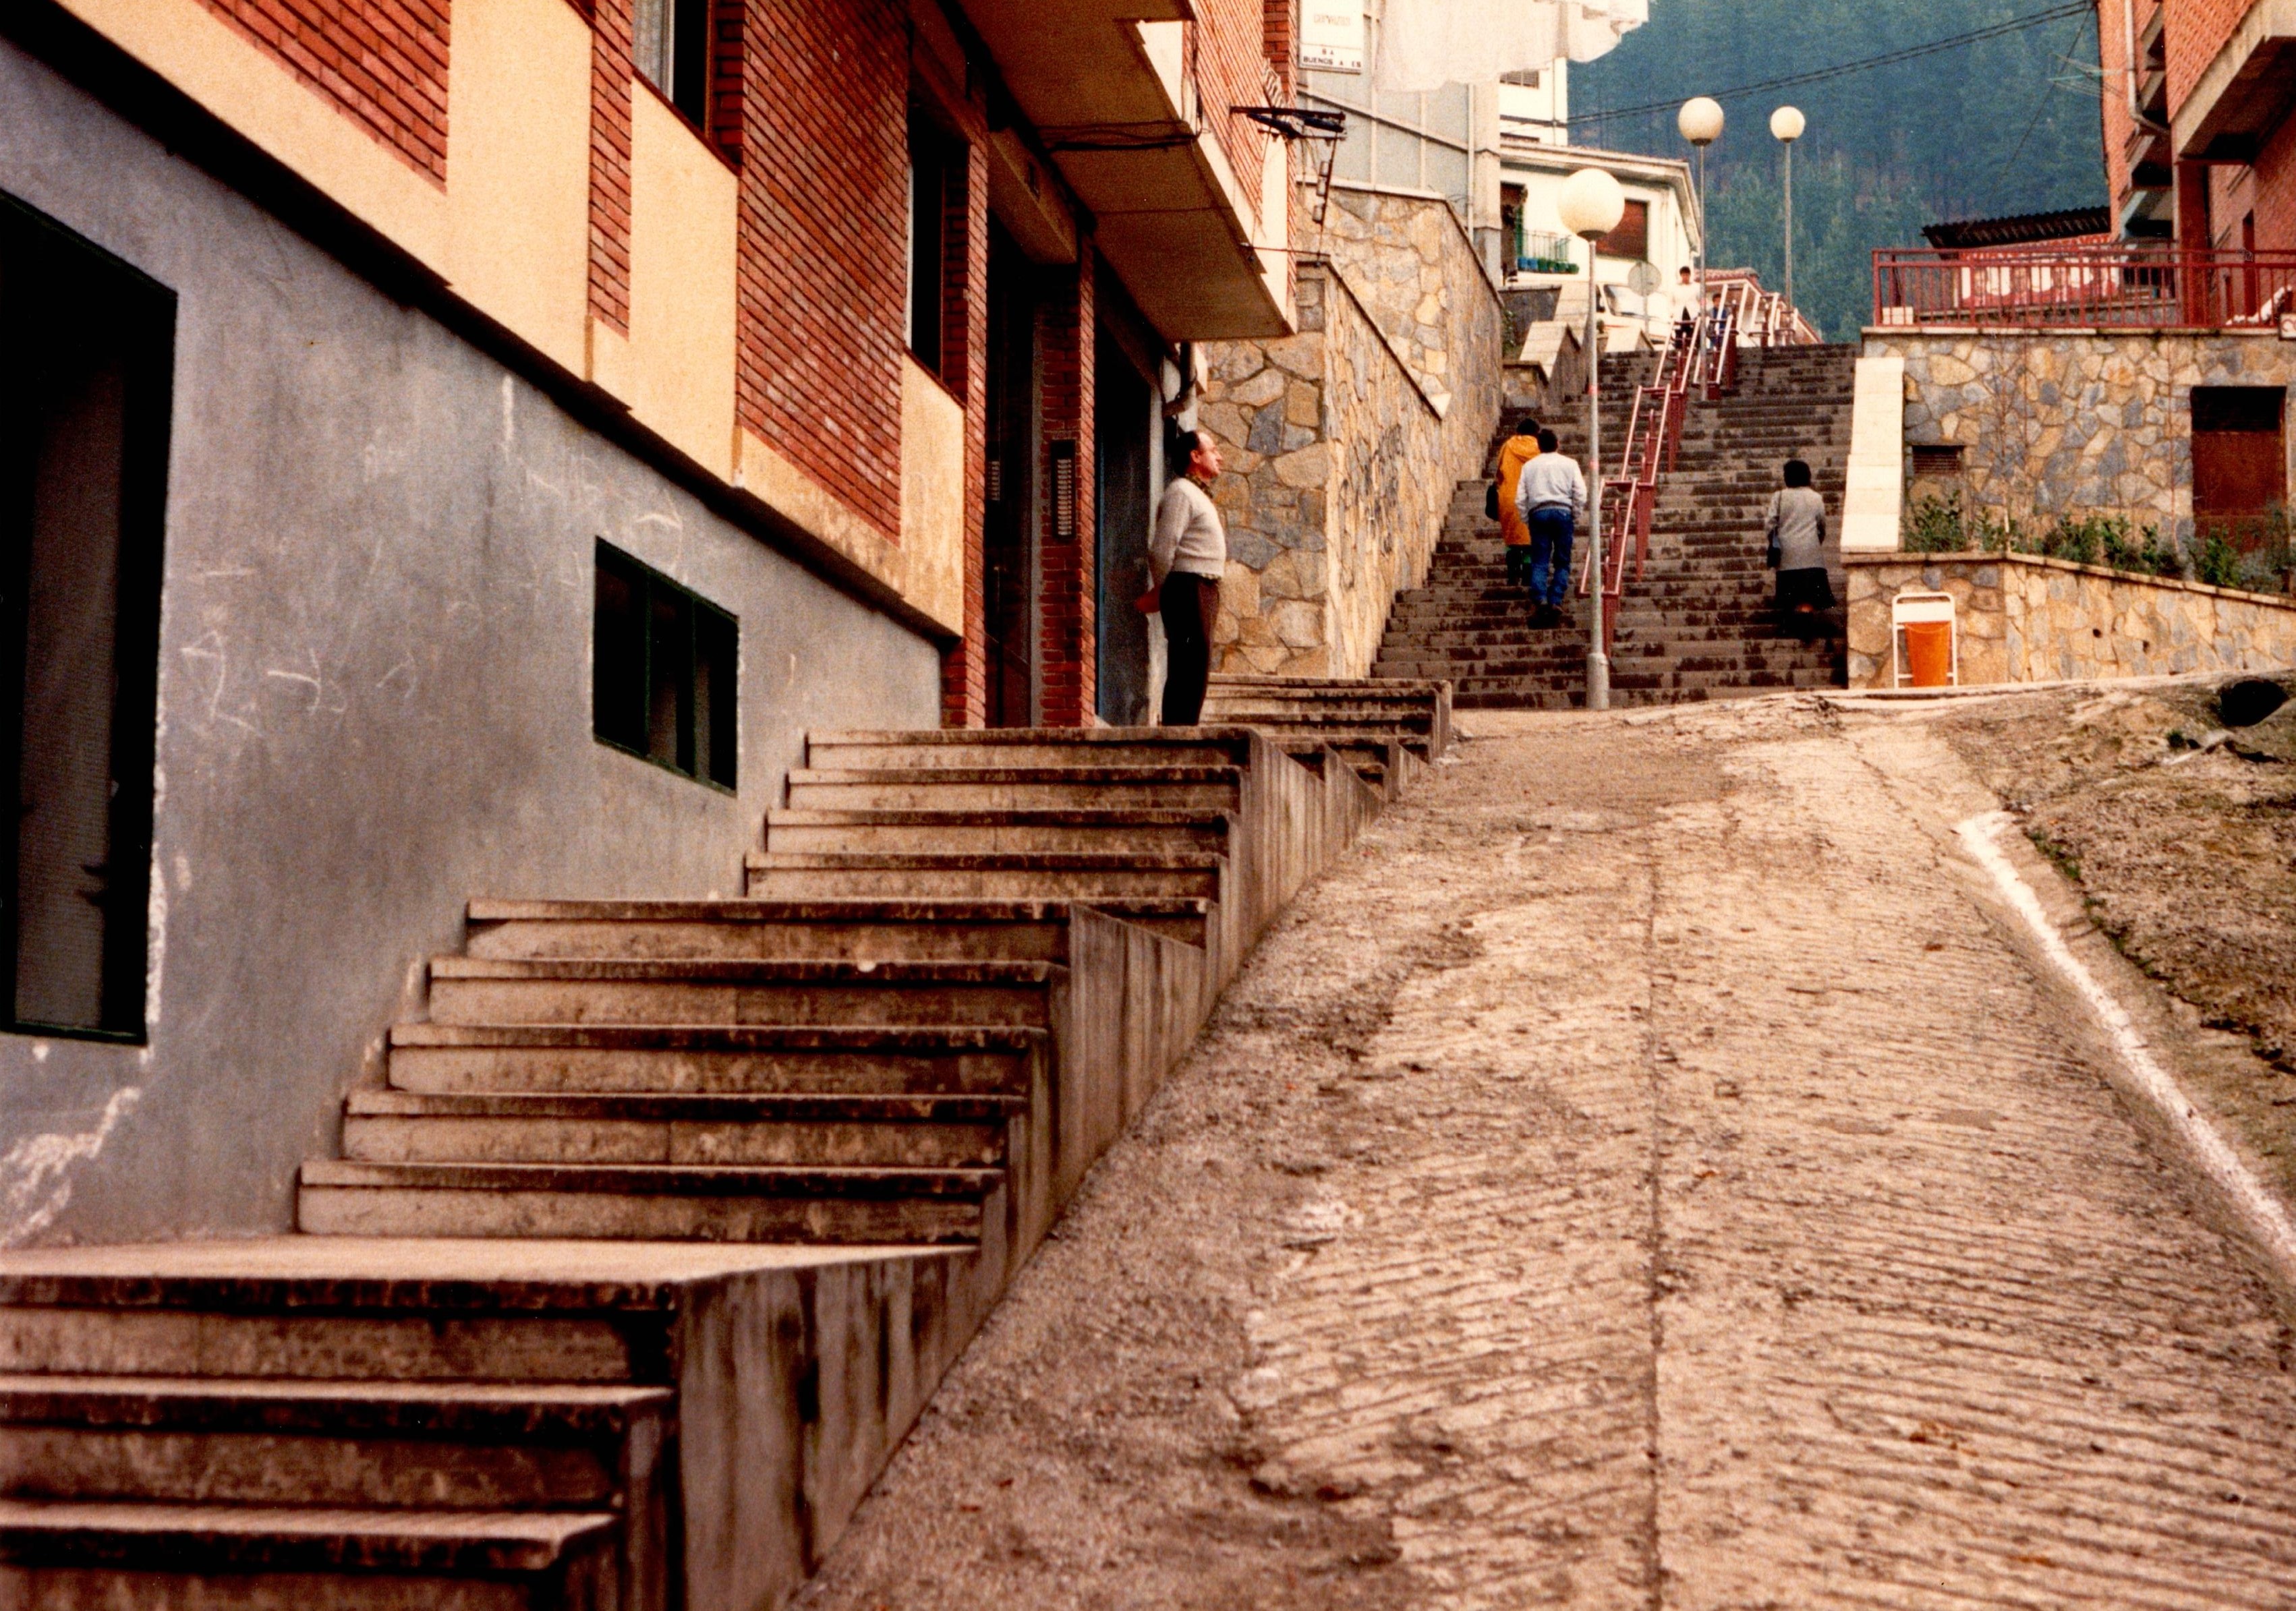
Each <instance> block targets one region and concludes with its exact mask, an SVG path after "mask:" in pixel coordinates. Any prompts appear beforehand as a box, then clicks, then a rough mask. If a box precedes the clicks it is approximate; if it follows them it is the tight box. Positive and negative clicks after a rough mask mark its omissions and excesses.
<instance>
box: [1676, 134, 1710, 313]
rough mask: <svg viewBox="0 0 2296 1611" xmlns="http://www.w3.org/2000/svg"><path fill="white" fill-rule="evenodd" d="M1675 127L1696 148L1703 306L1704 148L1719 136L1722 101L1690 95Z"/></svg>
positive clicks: (1703, 305)
mask: <svg viewBox="0 0 2296 1611" xmlns="http://www.w3.org/2000/svg"><path fill="white" fill-rule="evenodd" d="M1674 126H1675V127H1677V128H1678V129H1680V130H1681V131H1682V137H1683V138H1684V139H1685V140H1687V141H1689V142H1690V143H1692V144H1693V145H1694V146H1696V147H1697V148H1698V307H1699V316H1700V317H1701V318H1703V317H1704V316H1705V308H1706V148H1707V147H1708V146H1710V145H1711V144H1713V143H1715V142H1716V141H1717V140H1719V139H1720V138H1721V137H1722V103H1721V102H1719V101H1717V100H1716V99H1715V98H1714V97H1713V96H1711V95H1693V96H1692V97H1691V98H1690V99H1689V100H1687V101H1685V102H1683V103H1682V110H1680V111H1679V112H1677V113H1676V114H1675V119H1674Z"/></svg>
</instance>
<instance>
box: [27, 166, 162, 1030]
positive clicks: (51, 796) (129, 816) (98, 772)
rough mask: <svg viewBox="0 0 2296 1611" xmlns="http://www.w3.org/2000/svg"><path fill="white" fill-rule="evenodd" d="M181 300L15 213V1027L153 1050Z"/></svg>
mask: <svg viewBox="0 0 2296 1611" xmlns="http://www.w3.org/2000/svg"><path fill="white" fill-rule="evenodd" d="M174 343H175V298H174V296H173V294H172V293H171V292H169V291H168V290H165V289H164V288H162V287H160V286H159V285H157V284H155V283H153V282H152V281H150V280H148V279H146V278H144V277H143V275H142V274H138V273H136V272H135V270H134V269H132V268H130V267H128V266H127V265H126V264H124V263H121V262H119V260H118V259H117V258H112V257H111V255H110V254H108V253H106V252H104V251H102V250H101V249H98V248H97V247H95V246H94V245H93V244H92V243H90V242H88V241H84V240H81V239H80V238H79V237H78V236H77V235H73V234H70V233H68V232H66V231H64V230H63V229H61V228H60V227H58V226H57V225H53V224H52V223H50V222H49V221H48V220H46V219H45V218H43V217H40V216H39V215H38V214H36V213H34V212H32V211H31V210H30V209H27V208H24V207H22V206H21V205H19V204H16V203H14V202H12V201H11V200H8V199H7V198H4V197H0V797H4V799H5V802H6V804H7V805H8V806H10V807H11V808H12V809H10V810H9V812H8V814H7V816H6V818H5V819H4V821H5V822H6V823H7V829H6V830H4V831H0V978H4V980H5V981H6V984H7V991H6V995H5V998H4V1000H0V1027H4V1028H7V1029H13V1030H18V1031H23V1032H28V1033H37V1034H78V1035H88V1036H98V1037H102V1038H107V1039H119V1040H139V1039H141V1038H142V1036H143V1010H144V953H145V945H146V937H145V936H146V925H147V911H146V909H147V907H148V904H149V895H150V889H151V859H152V726H153V722H154V719H155V717H154V689H155V682H156V678H157V674H158V661H159V617H160V528H161V522H162V519H163V518H164V509H165V503H166V478H167V465H168V390H169V383H170V374H171V372H172V369H173V365H174Z"/></svg>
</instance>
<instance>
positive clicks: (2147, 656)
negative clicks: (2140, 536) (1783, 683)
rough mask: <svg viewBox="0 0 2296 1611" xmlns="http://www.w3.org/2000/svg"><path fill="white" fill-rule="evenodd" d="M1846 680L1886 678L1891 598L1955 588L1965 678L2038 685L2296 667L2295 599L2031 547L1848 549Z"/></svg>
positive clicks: (1883, 682) (1879, 683) (1853, 683)
mask: <svg viewBox="0 0 2296 1611" xmlns="http://www.w3.org/2000/svg"><path fill="white" fill-rule="evenodd" d="M1843 564H1844V568H1846V569H1847V571H1848V573H1849V686H1850V687H1852V688H1885V687H1888V686H1889V685H1890V601H1891V600H1892V599H1893V598H1895V597H1896V596H1897V594H1898V593H1899V592H1901V591H1902V590H1904V589H1906V588H1908V587H1915V588H1925V589H1929V590H1931V591H1933V592H1943V593H1951V594H1952V595H1953V599H1954V606H1955V612H1956V617H1957V619H1958V622H1959V626H1960V634H1961V680H1962V682H1963V683H2038V682H2048V681H2052V680H2055V679H2059V678H2070V677H2133V676H2152V675H2169V674H2174V673H2182V672H2194V671H2263V670H2268V669H2276V668H2280V667H2284V666H2291V665H2296V599H2287V598H2278V597H2274V596H2272V595H2270V594H2267V593H2235V592H2233V591H2232V590H2231V589H2229V588H2223V587H2210V586H2208V585H2205V584H2202V583H2199V582H2185V581H2180V580H2176V579H2172V578H2163V577H2144V576H2132V575H2129V574H2128V573H2126V572H2122V571H2117V570H2108V569H2106V568H2103V567H2102V566H2097V565H2076V564H2073V563H2072V562H2071V561H2070V560H2052V559H2046V558H2044V557H2042V556H2040V555H2038V554H1911V553H1896V554H1849V555H1846V556H1844V560H1843Z"/></svg>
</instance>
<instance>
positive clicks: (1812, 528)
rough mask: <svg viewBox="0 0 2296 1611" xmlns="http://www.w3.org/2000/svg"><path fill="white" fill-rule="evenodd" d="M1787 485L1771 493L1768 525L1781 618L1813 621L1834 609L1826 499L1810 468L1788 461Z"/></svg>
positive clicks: (1799, 462)
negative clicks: (1827, 572) (1821, 612)
mask: <svg viewBox="0 0 2296 1611" xmlns="http://www.w3.org/2000/svg"><path fill="white" fill-rule="evenodd" d="M1785 482H1786V484H1785V486H1784V488H1783V489H1782V490H1780V491H1778V492H1775V493H1773V494H1771V495H1770V511H1769V516H1768V519H1767V520H1766V521H1765V522H1764V525H1765V528H1766V529H1767V532H1768V534H1769V537H1770V540H1771V541H1772V542H1773V543H1775V544H1776V545H1777V548H1776V552H1777V560H1776V564H1777V568H1778V596H1777V606H1778V614H1779V615H1781V616H1784V617H1789V618H1801V619H1807V618H1808V617H1810V616H1814V615H1816V613H1817V612H1818V611H1819V610H1821V609H1833V583H1831V582H1830V581H1828V580H1827V579H1826V575H1825V497H1824V496H1823V495H1821V494H1820V493H1819V492H1818V491H1817V489H1816V487H1812V486H1811V485H1810V484H1809V466H1808V465H1807V464H1805V463H1803V462H1801V461H1800V459H1788V460H1787V461H1786V468H1785Z"/></svg>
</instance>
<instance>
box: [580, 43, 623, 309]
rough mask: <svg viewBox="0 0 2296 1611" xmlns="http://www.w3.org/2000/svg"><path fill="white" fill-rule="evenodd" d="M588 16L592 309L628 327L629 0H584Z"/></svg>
mask: <svg viewBox="0 0 2296 1611" xmlns="http://www.w3.org/2000/svg"><path fill="white" fill-rule="evenodd" d="M578 9H580V10H582V11H583V12H585V13H586V15H587V16H588V17H589V19H590V312H591V314H592V315H594V317H596V318H597V319H599V320H600V321H602V322H603V323H606V324H609V325H611V326H612V327H613V328H614V329H616V330H618V331H621V332H622V333H623V334H624V335H627V334H628V333H629V329H630V115H631V114H630V96H631V95H632V94H635V89H636V85H637V69H636V65H635V60H634V58H633V56H632V54H631V52H632V49H633V45H632V40H631V24H630V0H583V4H581V6H580V7H579V8H578Z"/></svg>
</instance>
